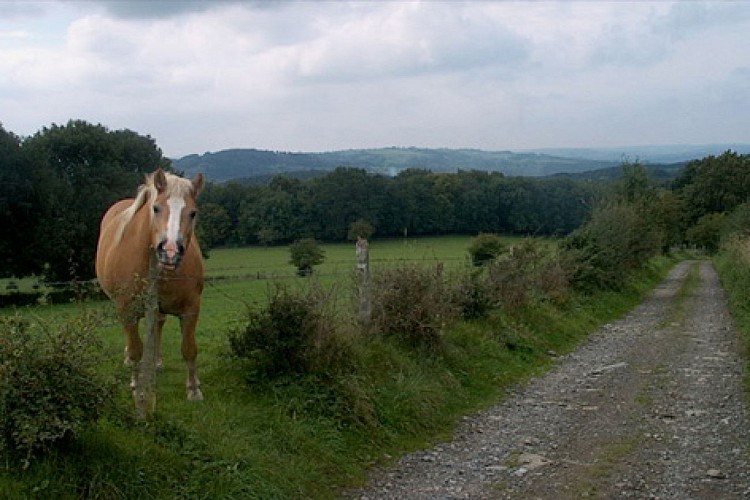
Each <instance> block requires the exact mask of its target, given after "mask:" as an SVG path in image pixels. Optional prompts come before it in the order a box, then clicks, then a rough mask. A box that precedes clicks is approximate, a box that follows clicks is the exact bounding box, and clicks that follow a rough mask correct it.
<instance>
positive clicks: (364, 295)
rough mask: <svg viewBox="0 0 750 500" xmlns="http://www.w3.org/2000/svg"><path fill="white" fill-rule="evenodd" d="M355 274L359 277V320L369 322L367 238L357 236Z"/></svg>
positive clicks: (369, 288) (369, 294) (368, 254)
mask: <svg viewBox="0 0 750 500" xmlns="http://www.w3.org/2000/svg"><path fill="white" fill-rule="evenodd" d="M356 252H357V276H358V278H359V286H358V288H359V321H360V322H361V323H362V324H363V325H369V324H370V318H371V317H372V290H371V285H370V249H369V245H368V244H367V240H366V239H364V238H362V237H361V236H359V237H357V245H356Z"/></svg>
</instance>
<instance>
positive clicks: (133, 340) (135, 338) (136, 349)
mask: <svg viewBox="0 0 750 500" xmlns="http://www.w3.org/2000/svg"><path fill="white" fill-rule="evenodd" d="M122 326H123V330H124V332H125V364H126V365H128V366H130V367H131V368H132V374H131V378H130V388H131V389H132V390H135V389H136V387H137V385H138V368H139V366H140V363H141V358H142V357H143V342H142V341H141V337H140V336H139V335H138V320H136V321H134V322H126V323H124V324H123V325H122Z"/></svg>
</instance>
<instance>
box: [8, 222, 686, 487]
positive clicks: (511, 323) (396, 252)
mask: <svg viewBox="0 0 750 500" xmlns="http://www.w3.org/2000/svg"><path fill="white" fill-rule="evenodd" d="M469 240H470V239H469V238H458V237H455V238H453V237H451V238H429V239H418V240H408V241H406V242H404V241H383V242H381V241H377V240H376V241H374V242H373V243H372V244H371V260H372V263H373V268H374V269H377V266H385V265H392V264H393V262H394V261H399V260H411V259H427V260H430V261H434V262H437V261H445V262H446V266H449V265H456V266H459V265H464V263H465V262H466V261H465V259H466V247H467V246H468V243H469ZM325 250H326V255H327V263H326V264H324V265H322V266H320V268H319V270H318V275H319V279H320V280H321V281H322V282H325V283H327V284H329V285H330V286H337V287H341V288H346V287H348V286H350V284H349V282H348V280H349V279H350V277H351V273H352V268H353V267H354V248H353V245H326V246H325ZM286 260H288V253H287V252H286V251H285V250H284V249H279V248H269V249H261V248H253V249H221V250H215V251H213V252H212V255H211V258H210V259H209V260H208V261H207V268H208V271H207V273H208V275H209V276H228V275H229V274H230V273H235V274H234V276H242V275H246V274H250V275H252V274H253V273H255V275H256V278H255V279H251V280H238V279H234V280H230V279H225V280H216V281H212V282H211V283H210V284H209V286H208V287H207V289H206V292H205V295H204V305H203V312H202V314H201V321H200V324H199V348H200V349H201V353H200V355H199V370H200V375H201V380H202V382H203V389H204V393H205V396H206V399H205V401H204V402H202V403H197V404H196V403H191V402H188V401H186V400H185V389H184V381H185V368H184V363H183V362H182V360H181V358H180V355H179V334H178V330H177V323H176V321H174V319H170V320H168V322H167V327H166V329H165V335H164V355H165V370H164V371H163V373H161V375H160V376H159V380H158V389H157V391H158V407H157V413H158V418H157V420H156V421H155V422H152V423H148V424H132V423H130V420H129V418H127V417H123V416H119V417H118V416H112V417H109V418H108V419H107V420H105V421H102V422H101V423H100V424H99V425H98V426H96V427H95V428H92V429H90V430H88V431H87V432H86V433H84V434H83V435H82V436H79V439H77V440H76V441H75V442H74V443H73V444H72V445H69V447H68V448H66V449H61V450H59V451H57V452H56V453H55V454H53V455H52V456H50V457H47V458H44V459H40V460H37V461H35V462H34V463H33V464H32V465H31V467H29V468H28V469H27V470H22V469H21V468H20V467H19V466H18V464H16V463H14V462H13V461H12V460H11V459H10V458H9V457H7V456H6V457H5V463H4V464H3V463H2V462H0V491H2V492H3V494H4V495H5V497H7V498H34V497H40V498H81V497H91V498H142V499H148V498H248V499H252V498H259V499H260V498H262V499H274V498H279V499H289V498H316V499H327V498H336V496H337V492H338V491H339V489H340V488H341V487H346V486H352V485H356V484H358V483H360V482H361V481H362V480H363V477H364V471H365V470H366V468H367V467H371V466H373V465H375V464H382V463H385V462H388V461H389V460H391V458H389V457H395V456H398V455H399V454H400V453H403V452H404V451H408V450H412V449H416V448H418V447H422V446H426V445H428V444H430V443H432V442H434V441H435V440H437V439H440V438H446V437H448V436H449V435H450V432H451V431H452V429H453V428H454V426H455V425H456V423H457V422H458V421H459V420H460V417H461V416H462V415H464V414H466V413H469V412H473V411H475V410H478V409H480V408H482V407H486V406H487V405H490V404H492V403H494V402H497V401H498V400H499V399H500V398H501V397H502V395H503V392H504V391H505V390H506V389H507V388H508V387H509V386H510V385H512V384H514V383H517V382H519V381H522V380H524V379H525V378H528V377H530V376H533V375H535V374H538V373H540V372H541V371H542V370H544V369H545V368H546V367H548V366H550V365H551V357H550V351H554V352H556V353H564V352H567V351H569V350H571V349H573V348H574V346H575V344H576V343H577V342H578V341H579V340H580V339H581V338H583V337H584V336H585V335H586V334H587V333H588V332H590V331H592V330H593V329H594V328H596V327H597V326H598V325H600V324H602V323H603V322H605V321H608V320H610V319H612V318H615V317H617V316H619V315H621V314H623V313H624V312H626V311H628V310H629V309H630V308H632V307H633V306H634V305H635V304H637V303H638V302H639V301H640V300H641V299H642V297H643V296H644V294H645V293H646V292H647V291H648V290H649V289H650V288H651V287H652V286H653V285H654V284H656V283H657V282H658V281H659V280H660V279H661V278H662V277H663V276H664V274H665V272H666V270H667V269H668V268H669V267H670V266H671V264H672V263H673V261H670V260H668V259H659V260H656V261H654V263H653V264H652V265H651V266H650V267H649V268H648V269H645V270H644V272H643V273H641V275H639V279H638V280H636V281H633V282H632V283H631V285H630V286H629V287H628V288H627V289H626V290H624V291H623V292H621V293H613V292H608V293H602V294H598V295H596V296H589V297H574V298H573V299H572V300H571V301H570V302H568V303H567V304H566V305H564V306H553V305H552V304H550V303H543V304H538V305H536V306H533V307H528V308H525V309H522V310H517V311H513V312H511V313H509V312H504V313H503V312H500V311H496V312H494V313H492V314H491V315H490V316H489V317H488V318H485V319H482V320H477V321H472V322H462V323H458V324H457V325H455V327H453V328H451V329H450V330H449V331H447V332H446V341H445V345H444V347H443V348H442V349H441V350H440V351H439V352H433V353H427V352H423V351H419V350H414V349H410V348H408V347H407V346H405V345H401V344H400V343H398V342H396V341H393V340H391V339H387V338H359V339H358V340H357V342H356V343H355V351H354V358H355V364H356V371H355V372H353V373H351V374H349V375H347V376H346V377H344V378H342V379H341V380H338V381H337V382H336V384H335V385H334V386H331V385H330V383H328V382H327V381H324V380H320V379H316V378H314V377H311V376H307V377H299V378H297V379H294V380H291V379H290V380H286V381H284V382H283V383H275V384H271V383H262V384H256V385H251V386H248V385H247V384H246V383H245V377H244V374H243V372H242V371H241V370H240V368H239V367H238V366H237V365H236V364H235V363H234V362H233V361H232V360H231V359H230V358H229V357H228V356H227V350H228V349H227V333H228V331H229V329H230V328H232V327H233V325H237V324H238V323H239V321H240V318H241V316H242V313H243V311H244V309H245V304H247V303H254V302H259V301H260V302H262V301H264V300H265V299H264V297H265V293H266V290H267V289H268V286H269V282H268V281H266V280H262V279H260V280H259V279H257V272H261V271H262V270H263V269H272V268H277V269H278V270H279V273H281V272H282V271H283V272H286V273H287V275H285V276H283V277H282V276H279V278H278V279H280V280H283V281H284V282H287V283H290V284H291V285H290V286H304V285H305V284H308V283H310V282H311V280H310V279H308V278H296V277H294V269H293V268H292V267H291V266H288V265H286V264H285V263H286ZM247 270H250V272H247ZM344 306H346V304H342V307H344ZM80 307H87V308H99V309H101V310H102V311H104V312H105V313H106V312H107V311H108V310H109V306H108V305H107V304H105V303H94V304H86V305H84V306H79V305H74V304H71V305H65V306H54V307H53V306H49V307H35V308H27V309H23V310H20V311H19V312H20V313H21V314H24V315H29V316H31V317H35V318H38V319H39V320H40V321H50V322H57V321H63V320H64V319H65V318H69V317H73V316H75V315H76V314H77V312H78V311H79V308H80ZM101 335H102V338H103V339H104V341H105V350H106V359H107V360H109V361H107V362H106V363H104V364H103V365H102V367H101V371H102V373H103V374H105V375H107V376H111V377H114V378H116V379H117V380H118V382H119V384H120V387H122V391H121V393H120V395H119V397H120V401H121V406H122V407H123V408H125V409H126V410H127V409H129V408H130V406H129V405H130V402H129V394H128V391H127V390H126V386H127V381H128V377H129V372H128V369H127V368H125V367H124V366H123V365H122V357H123V353H122V347H123V340H122V334H121V332H120V328H119V325H118V324H117V323H116V322H115V321H114V320H113V319H112V318H111V316H109V317H108V319H106V321H104V324H103V326H102V328H101ZM126 413H127V411H126ZM347 416H349V417H351V418H342V417H347Z"/></svg>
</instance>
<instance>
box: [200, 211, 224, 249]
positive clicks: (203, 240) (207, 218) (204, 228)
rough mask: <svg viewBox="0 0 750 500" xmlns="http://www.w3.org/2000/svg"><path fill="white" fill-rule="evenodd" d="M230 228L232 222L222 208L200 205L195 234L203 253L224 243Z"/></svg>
mask: <svg viewBox="0 0 750 500" xmlns="http://www.w3.org/2000/svg"><path fill="white" fill-rule="evenodd" d="M231 227H232V220H231V219H230V218H229V214H228V213H227V211H226V209H225V208H224V207H222V206H221V205H217V204H216V203H202V204H201V205H200V212H199V215H198V226H197V228H196V233H197V235H198V241H200V244H201V250H203V252H204V253H205V252H207V251H208V250H210V249H211V248H213V247H215V246H216V245H222V244H224V243H226V240H227V237H228V236H229V230H230V229H231Z"/></svg>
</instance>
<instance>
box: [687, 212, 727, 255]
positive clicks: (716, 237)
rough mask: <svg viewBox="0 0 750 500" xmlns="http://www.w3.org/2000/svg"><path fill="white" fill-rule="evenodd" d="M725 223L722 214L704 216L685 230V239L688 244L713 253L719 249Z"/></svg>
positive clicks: (724, 217)
mask: <svg viewBox="0 0 750 500" xmlns="http://www.w3.org/2000/svg"><path fill="white" fill-rule="evenodd" d="M725 223H726V216H725V215H724V214H721V213H712V214H706V215H704V216H703V217H701V218H700V219H698V222H696V223H695V225H694V226H692V227H691V228H689V229H688V230H687V232H686V233H685V239H686V240H687V241H688V243H690V244H693V245H695V246H697V247H699V248H703V249H705V250H706V251H707V252H710V253H714V252H716V251H717V250H718V249H719V244H720V243H721V237H722V234H723V233H724V226H725Z"/></svg>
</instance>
